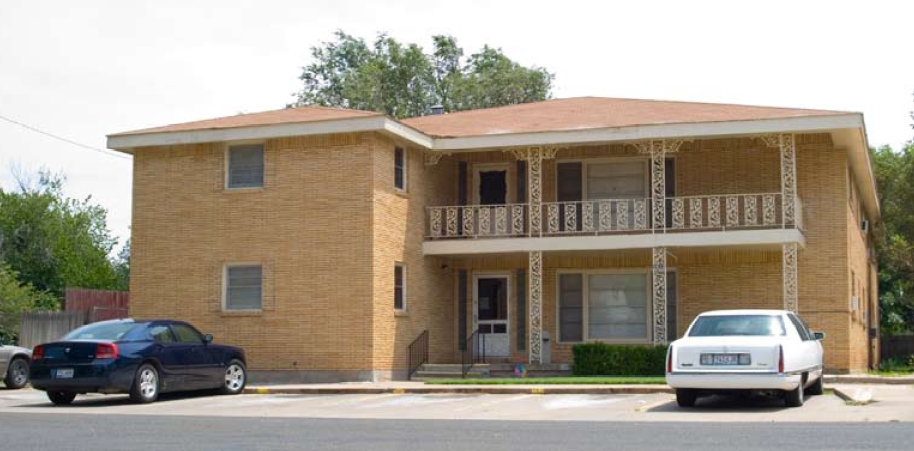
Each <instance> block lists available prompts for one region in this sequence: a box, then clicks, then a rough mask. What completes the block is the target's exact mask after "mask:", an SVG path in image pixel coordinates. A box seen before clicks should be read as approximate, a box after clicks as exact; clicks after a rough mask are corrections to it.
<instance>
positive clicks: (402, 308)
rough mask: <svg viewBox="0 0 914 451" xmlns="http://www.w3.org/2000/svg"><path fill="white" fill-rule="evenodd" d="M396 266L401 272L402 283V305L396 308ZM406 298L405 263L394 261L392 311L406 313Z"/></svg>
mask: <svg viewBox="0 0 914 451" xmlns="http://www.w3.org/2000/svg"><path fill="white" fill-rule="evenodd" d="M396 268H400V269H401V270H402V272H403V285H402V290H401V291H402V292H403V306H402V307H400V308H397V272H396ZM406 299H407V297H406V263H403V262H396V263H394V312H396V313H406V309H407V307H408V304H407V302H406Z"/></svg>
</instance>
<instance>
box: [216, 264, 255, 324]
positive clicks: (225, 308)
mask: <svg viewBox="0 0 914 451" xmlns="http://www.w3.org/2000/svg"><path fill="white" fill-rule="evenodd" d="M238 266H260V308H259V309H230V308H228V305H227V301H228V270H229V268H234V267H238ZM222 311H223V312H231V313H234V312H262V311H263V263H262V262H253V261H248V262H231V263H226V264H224V265H222Z"/></svg>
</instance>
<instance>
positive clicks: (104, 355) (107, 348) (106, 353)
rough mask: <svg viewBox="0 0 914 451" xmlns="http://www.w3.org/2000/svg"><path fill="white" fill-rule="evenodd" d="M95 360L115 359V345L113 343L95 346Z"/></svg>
mask: <svg viewBox="0 0 914 451" xmlns="http://www.w3.org/2000/svg"><path fill="white" fill-rule="evenodd" d="M95 358H96V359H116V358H117V345H116V344H114V343H99V344H98V345H97V346H95Z"/></svg>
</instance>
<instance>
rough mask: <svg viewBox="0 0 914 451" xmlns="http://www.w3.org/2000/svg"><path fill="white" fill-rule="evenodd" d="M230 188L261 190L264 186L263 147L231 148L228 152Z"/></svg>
mask: <svg viewBox="0 0 914 451" xmlns="http://www.w3.org/2000/svg"><path fill="white" fill-rule="evenodd" d="M228 159H229V164H228V187H229V188H260V187H262V186H263V145H262V144H245V145H240V146H231V147H229V150H228Z"/></svg>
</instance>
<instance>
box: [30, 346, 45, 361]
mask: <svg viewBox="0 0 914 451" xmlns="http://www.w3.org/2000/svg"><path fill="white" fill-rule="evenodd" d="M43 358H44V346H42V345H38V346H35V349H32V360H41V359H43Z"/></svg>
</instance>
